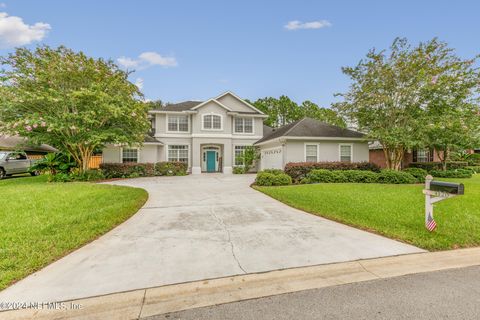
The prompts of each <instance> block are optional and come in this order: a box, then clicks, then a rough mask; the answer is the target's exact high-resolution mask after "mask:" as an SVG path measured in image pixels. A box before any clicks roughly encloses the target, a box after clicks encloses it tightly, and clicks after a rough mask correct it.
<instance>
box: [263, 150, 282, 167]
mask: <svg viewBox="0 0 480 320" xmlns="http://www.w3.org/2000/svg"><path fill="white" fill-rule="evenodd" d="M261 157H262V158H261V166H262V170H263V169H283V154H282V147H279V148H273V149H266V150H262V152H261Z"/></svg>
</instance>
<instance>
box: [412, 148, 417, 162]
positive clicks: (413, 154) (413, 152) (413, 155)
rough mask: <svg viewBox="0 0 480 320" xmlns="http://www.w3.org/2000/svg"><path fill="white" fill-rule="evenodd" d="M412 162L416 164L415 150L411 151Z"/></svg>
mask: <svg viewBox="0 0 480 320" xmlns="http://www.w3.org/2000/svg"><path fill="white" fill-rule="evenodd" d="M412 162H417V149H413V150H412Z"/></svg>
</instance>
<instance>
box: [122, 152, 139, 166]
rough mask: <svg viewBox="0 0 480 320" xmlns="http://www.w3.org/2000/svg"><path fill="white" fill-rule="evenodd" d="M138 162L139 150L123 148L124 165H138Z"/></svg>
mask: <svg viewBox="0 0 480 320" xmlns="http://www.w3.org/2000/svg"><path fill="white" fill-rule="evenodd" d="M136 162H138V149H135V148H123V149H122V163H136Z"/></svg>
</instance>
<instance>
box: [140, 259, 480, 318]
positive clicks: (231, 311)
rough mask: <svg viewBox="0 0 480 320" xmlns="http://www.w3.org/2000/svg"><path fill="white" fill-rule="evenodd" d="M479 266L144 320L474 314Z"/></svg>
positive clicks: (478, 312)
mask: <svg viewBox="0 0 480 320" xmlns="http://www.w3.org/2000/svg"><path fill="white" fill-rule="evenodd" d="M479 318H480V266H476V267H469V268H462V269H451V270H447V271H437V272H429V273H420V274H414V275H408V276H402V277H396V278H389V279H382V280H373V281H367V282H359V283H354V284H346V285H340V286H334V287H327V288H322V289H315V290H306V291H300V292H296V293H290V294H283V295H277V296H271V297H266V298H260V299H254V300H247V301H241V302H235V303H229V304H224V305H218V306H212V307H206V308H198V309H191V310H186V311H181V312H176V313H170V314H163V315H157V316H154V317H149V318H144V319H149V320H153V319H169V320H171V319H209V320H215V319H219V320H225V319H252V320H253V319H275V320H280V319H289V320H290V319H296V320H298V319H479Z"/></svg>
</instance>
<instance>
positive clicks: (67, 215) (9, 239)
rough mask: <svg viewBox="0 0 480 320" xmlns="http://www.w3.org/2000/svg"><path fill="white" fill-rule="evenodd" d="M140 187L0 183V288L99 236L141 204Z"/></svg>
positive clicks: (40, 180) (41, 180) (33, 180)
mask: <svg viewBox="0 0 480 320" xmlns="http://www.w3.org/2000/svg"><path fill="white" fill-rule="evenodd" d="M147 197H148V195H147V192H146V191H145V190H143V189H137V188H129V187H120V186H111V185H100V184H92V183H47V182H46V177H44V176H40V177H17V178H11V179H6V180H2V181H0V290H1V289H4V288H5V287H7V286H8V285H10V284H11V283H13V282H15V281H17V280H20V279H21V278H24V277H25V276H27V275H28V274H30V273H32V272H35V271H37V270H39V269H41V268H42V267H44V266H46V265H48V264H49V263H51V262H53V261H55V260H57V259H59V258H60V257H62V256H64V255H66V254H67V253H69V252H70V251H72V250H74V249H76V248H78V247H80V246H82V245H84V244H86V243H88V242H89V241H91V240H93V239H95V238H97V237H98V236H100V235H102V234H104V233H105V232H107V231H108V230H110V229H112V228H113V227H114V226H116V225H118V224H120V223H121V222H123V221H125V220H126V219H127V218H129V217H130V216H132V215H133V214H134V213H135V212H137V211H138V209H139V208H140V207H141V206H142V205H143V204H144V203H145V201H146V199H147Z"/></svg>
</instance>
